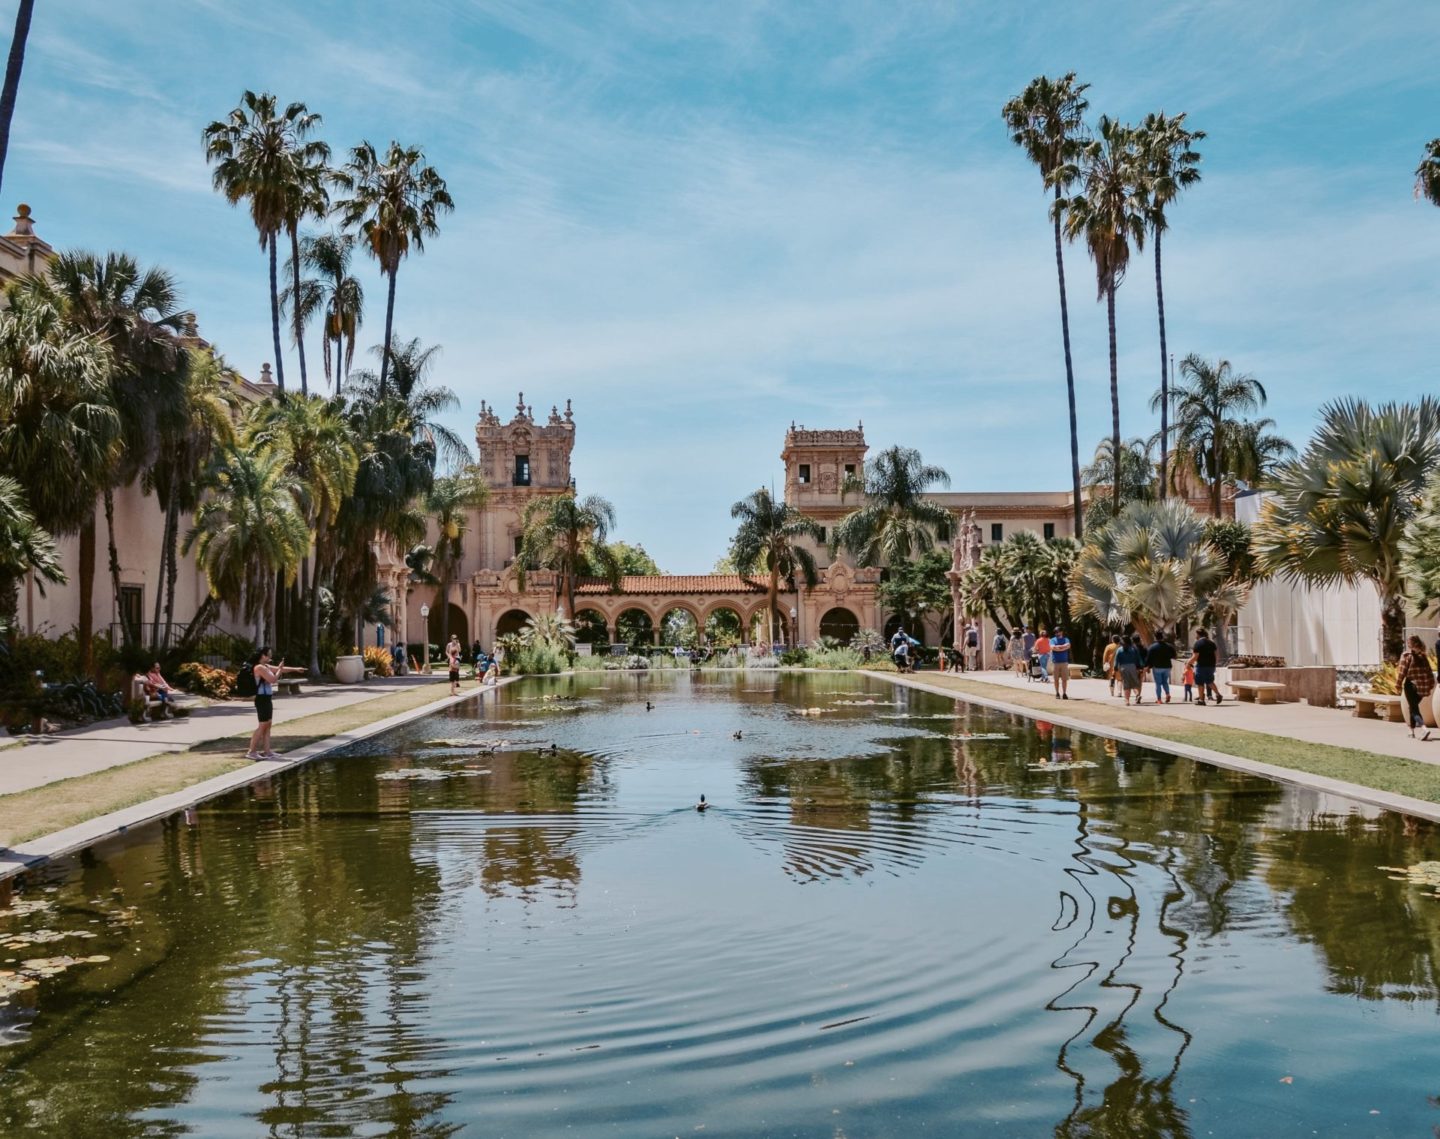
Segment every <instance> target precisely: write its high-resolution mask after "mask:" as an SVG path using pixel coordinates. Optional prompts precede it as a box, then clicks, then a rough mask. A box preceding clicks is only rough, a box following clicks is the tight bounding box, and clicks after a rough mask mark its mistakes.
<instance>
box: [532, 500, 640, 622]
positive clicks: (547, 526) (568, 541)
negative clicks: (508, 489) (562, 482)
mask: <svg viewBox="0 0 1440 1139" xmlns="http://www.w3.org/2000/svg"><path fill="white" fill-rule="evenodd" d="M614 525H615V507H613V506H611V505H610V503H609V502H608V501H607V500H605V499H603V498H601V497H600V496H599V495H598V494H592V495H588V496H586V497H585V498H576V497H575V495H573V494H562V495H547V496H545V497H544V498H537V499H535V500H533V501H532V502H531V503H530V504H529V505H528V506H526V508H525V513H524V514H523V515H522V516H521V519H520V552H519V554H518V555H517V556H516V559H515V564H516V569H517V572H518V574H519V577H520V587H521V588H522V589H523V588H524V587H525V573H526V571H527V570H528V569H530V568H531V567H539V568H541V569H551V570H554V571H555V572H556V574H557V575H558V578H557V581H556V588H557V590H558V591H559V594H560V596H561V597H563V598H564V599H565V615H566V616H567V617H568V618H570V619H571V620H574V618H575V587H576V585H577V584H578V582H579V580H580V578H582V577H585V576H591V577H598V578H601V579H602V580H604V581H606V582H608V583H609V585H610V587H611V588H612V589H614V588H618V587H619V584H620V576H621V574H620V564H619V562H618V560H617V559H616V557H615V555H614V554H613V552H612V551H611V548H610V545H609V543H608V541H607V538H608V536H609V533H610V529H611V527H613V526H614Z"/></svg>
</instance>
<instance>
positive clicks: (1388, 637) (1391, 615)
mask: <svg viewBox="0 0 1440 1139" xmlns="http://www.w3.org/2000/svg"><path fill="white" fill-rule="evenodd" d="M1380 638H1381V643H1380V649H1381V652H1383V653H1384V656H1385V660H1386V661H1387V662H1392V663H1393V662H1395V661H1398V660H1399V659H1400V654H1401V653H1403V652H1404V651H1405V595H1404V594H1403V593H1399V592H1395V593H1392V592H1390V591H1388V590H1382V591H1381V595H1380Z"/></svg>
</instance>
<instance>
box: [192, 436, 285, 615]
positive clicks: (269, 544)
mask: <svg viewBox="0 0 1440 1139" xmlns="http://www.w3.org/2000/svg"><path fill="white" fill-rule="evenodd" d="M183 548H184V552H185V553H187V554H188V553H189V552H190V551H191V550H192V549H193V550H194V551H195V557H196V560H197V562H198V563H199V565H200V569H201V572H203V573H204V574H205V581H206V584H207V585H208V586H209V588H210V595H211V596H212V597H214V598H215V599H216V600H217V601H219V602H222V603H223V604H225V605H226V606H227V607H228V608H230V609H231V610H233V611H234V612H236V613H238V614H239V615H240V617H241V619H242V620H244V621H248V622H252V623H253V624H254V625H255V640H256V641H257V642H258V641H263V640H264V639H265V636H264V628H263V626H264V618H265V614H266V613H268V612H270V609H271V602H272V600H273V592H274V589H275V582H276V580H277V578H278V579H279V580H280V581H282V582H283V583H285V584H289V583H290V582H293V581H294V580H295V571H296V568H297V567H298V566H299V565H300V559H301V558H302V557H304V556H305V553H306V551H307V550H308V549H309V548H310V531H309V528H308V527H307V526H306V525H305V519H304V518H303V517H302V516H301V514H300V510H299V507H298V506H297V505H296V495H295V489H294V486H293V485H292V480H291V478H290V475H289V473H288V472H287V471H286V469H285V456H284V455H283V454H281V453H278V452H275V453H269V454H267V453H263V452H259V451H252V450H248V449H242V448H237V447H227V448H225V449H224V450H223V451H222V452H221V453H220V454H219V455H218V456H217V459H216V462H215V463H214V464H213V465H212V467H211V470H210V473H209V475H208V477H207V480H206V493H205V498H204V501H202V502H201V504H200V509H199V510H198V511H196V513H195V524H194V525H193V526H192V527H191V529H190V531H189V533H187V534H186V535H185V544H184V547H183Z"/></svg>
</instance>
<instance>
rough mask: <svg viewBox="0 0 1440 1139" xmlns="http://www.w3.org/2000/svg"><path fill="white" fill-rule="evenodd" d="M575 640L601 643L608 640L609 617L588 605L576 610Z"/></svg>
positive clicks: (582, 642)
mask: <svg viewBox="0 0 1440 1139" xmlns="http://www.w3.org/2000/svg"><path fill="white" fill-rule="evenodd" d="M574 624H575V640H576V641H578V642H579V643H580V644H586V645H603V644H607V643H609V640H610V619H609V618H608V617H606V616H605V614H604V613H602V612H600V610H598V609H594V608H591V607H589V606H586V607H582V608H580V609H578V610H576V613H575V622H574Z"/></svg>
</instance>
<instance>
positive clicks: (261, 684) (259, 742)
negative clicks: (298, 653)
mask: <svg viewBox="0 0 1440 1139" xmlns="http://www.w3.org/2000/svg"><path fill="white" fill-rule="evenodd" d="M251 669H252V671H253V672H254V673H255V719H256V721H257V722H256V725H255V730H254V731H253V732H251V733H250V746H249V748H247V749H246V751H245V758H246V759H279V758H280V756H279V755H278V754H277V753H276V752H274V751H273V750H271V747H270V728H271V724H272V722H273V721H274V719H275V685H276V684H278V683H279V682H280V678H281V677H282V676H284V675H285V674H286V673H287V672H304V671H306V670H305V669H303V668H296V667H293V666H291V667H287V666H286V664H285V662H284V661H283V660H282V661H280V662H279V663H278V664H271V663H270V646H269V645H261V646H260V648H258V649H256V650H255V660H254V662H253V663H252V664H251Z"/></svg>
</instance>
